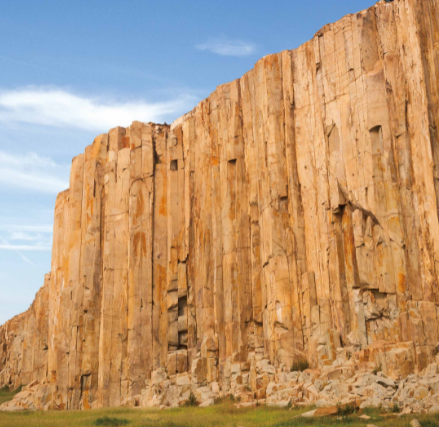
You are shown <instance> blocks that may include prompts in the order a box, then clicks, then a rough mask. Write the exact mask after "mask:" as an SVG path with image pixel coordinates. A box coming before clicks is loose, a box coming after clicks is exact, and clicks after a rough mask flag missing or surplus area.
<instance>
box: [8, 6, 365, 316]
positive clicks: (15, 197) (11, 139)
mask: <svg viewBox="0 0 439 427" xmlns="http://www.w3.org/2000/svg"><path fill="white" fill-rule="evenodd" d="M373 3H374V2H372V1H370V0H368V1H366V0H352V1H327V0H314V1H295V0H277V1H260V0H252V1H250V0H241V1H236V0H235V1H231V0H220V1H217V0H209V1H206V0H203V1H201V0H186V1H177V0H174V1H170V0H160V1H149V0H142V1H140V0H125V1H122V0H119V1H116V0H105V1H104V0H86V1H84V0H75V1H71V0H69V1H67V0H50V1H48V0H38V1H35V0H0V4H1V8H0V9H1V13H0V39H1V40H2V42H1V47H0V324H2V323H4V322H5V321H6V320H8V319H9V318H11V317H13V316H14V315H16V314H18V313H20V312H22V311H24V310H26V309H27V308H28V307H29V305H30V304H31V302H32V300H33V298H34V295H35V293H36V292H37V290H38V289H39V288H40V286H41V285H42V284H43V279H44V274H45V273H47V272H49V271H50V258H51V244H52V225H53V207H54V202H55V197H56V194H57V193H58V192H59V191H62V190H64V189H65V188H67V187H68V177H69V168H70V162H71V159H72V157H74V156H76V155H77V154H79V153H82V152H83V151H84V148H85V147H86V146H87V145H88V144H90V143H91V142H92V141H93V138H94V137H95V136H96V135H98V134H100V133H103V132H106V131H108V130H109V129H110V128H111V127H114V126H117V125H121V126H126V125H129V124H130V123H131V121H133V120H140V121H145V122H148V121H157V122H163V121H166V122H168V123H171V122H172V121H173V120H174V119H176V118H178V117H179V116H180V115H182V114H184V113H185V112H187V111H189V110H191V109H192V108H193V107H194V106H195V105H196V104H197V102H198V101H200V100H201V99H203V98H205V97H206V96H208V95H209V93H211V92H212V91H213V90H214V89H215V87H216V86H217V85H219V84H222V83H225V82H227V81H231V80H233V79H235V78H238V77H240V76H242V75H243V74H244V73H245V72H246V71H248V70H249V69H251V68H252V67H253V65H254V63H255V62H256V61H257V60H258V59H259V58H261V57H263V56H264V55H267V54H269V53H274V52H279V51H282V50H284V49H293V48H295V47H297V46H299V45H300V44H302V43H303V42H305V41H307V40H309V39H310V38H312V36H313V35H314V33H315V32H316V31H317V30H319V28H321V27H322V26H323V25H325V24H326V23H328V22H334V21H336V20H338V19H340V18H341V17H342V16H343V15H346V14H347V13H355V12H358V11H360V10H362V9H365V8H367V7H370V6H371V5H373Z"/></svg>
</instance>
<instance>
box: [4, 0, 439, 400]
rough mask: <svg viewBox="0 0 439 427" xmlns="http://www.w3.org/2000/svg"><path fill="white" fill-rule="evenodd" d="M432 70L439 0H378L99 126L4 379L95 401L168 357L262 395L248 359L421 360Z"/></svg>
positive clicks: (19, 324) (435, 168)
mask: <svg viewBox="0 0 439 427" xmlns="http://www.w3.org/2000/svg"><path fill="white" fill-rule="evenodd" d="M438 74H439V2H438V0H422V1H421V0H397V1H394V2H393V3H384V2H379V3H377V4H376V5H375V6H374V7H372V8H370V9H368V10H366V11H363V12H360V13H358V14H355V15H349V16H346V17H344V18H343V19H341V20H340V21H339V22H337V23H335V24H330V25H327V26H325V27H324V28H323V29H322V30H320V31H319V32H318V33H317V34H316V35H315V36H314V38H313V39H312V40H311V41H309V42H308V43H306V44H304V45H303V46H301V47H299V48H298V49H296V50H292V51H284V52H282V53H279V54H274V55H269V56H266V57H264V58H263V59H261V60H260V61H258V62H257V64H256V65H255V68H254V69H253V70H252V71H250V72H248V73H247V74H245V75H244V76H243V77H242V78H241V79H238V80H235V81H233V82H231V83H228V84H225V85H222V86H220V87H218V88H217V90H216V91H215V92H213V93H212V94H211V95H210V96H209V98H207V99H206V100H204V101H202V102H200V104H199V105H198V106H197V107H196V108H195V109H194V110H193V111H191V112H190V113H188V114H186V115H185V116H183V117H181V118H180V119H178V120H176V121H175V122H174V123H173V124H172V125H171V126H167V125H156V124H151V123H149V124H144V123H140V122H134V123H133V124H132V125H131V126H130V127H128V128H126V129H125V128H121V127H118V128H115V129H112V130H110V131H109V133H108V134H105V135H101V136H99V137H97V138H96V139H95V141H94V143H93V144H92V145H91V146H89V147H87V148H86V150H85V154H82V155H80V156H78V157H76V158H75V159H74V160H73V163H72V170H71V178H70V188H69V189H68V190H66V191H65V192H63V193H61V194H60V195H59V196H58V198H57V201H56V206H55V223H54V236H53V254H52V269H51V273H50V275H47V276H46V280H45V285H44V287H43V288H42V289H41V290H40V291H39V293H38V294H37V297H36V299H35V302H34V304H33V305H32V307H31V308H30V309H29V310H28V311H27V312H26V313H24V314H21V315H19V316H17V317H15V318H14V319H12V320H11V321H9V322H7V323H6V324H5V325H3V326H2V327H0V371H1V373H0V387H1V386H3V385H8V384H9V385H11V386H13V387H17V386H18V385H20V384H28V383H30V382H32V381H34V384H37V383H39V384H45V385H46V387H48V388H50V390H51V391H50V395H49V397H47V398H45V399H46V400H44V399H43V400H44V401H42V400H41V399H40V404H41V405H40V406H41V407H45V408H48V407H50V408H52V407H53V408H55V407H56V408H89V407H96V406H115V405H120V404H122V403H124V402H127V401H128V400H129V399H130V398H134V397H135V396H142V395H143V396H145V393H146V394H147V393H153V392H152V391H151V387H152V384H158V383H159V381H158V380H157V377H159V378H161V377H160V376H161V375H162V376H163V378H161V380H160V381H162V382H163V381H166V380H169V381H171V382H173V383H175V384H177V385H178V386H182V385H185V384H186V385H188V387H189V388H190V387H192V389H194V390H195V389H197V388H200V387H210V388H211V391H212V392H213V393H215V390H214V389H215V388H218V390H224V391H225V392H228V391H230V390H231V391H233V390H234V389H236V387H239V386H241V387H244V386H245V387H246V389H251V390H252V393H254V394H255V396H256V397H258V396H259V397H263V396H264V393H265V388H266V387H267V384H268V380H270V379H271V378H270V377H269V376H268V377H267V378H268V380H267V381H266V379H265V377H263V376H262V377H261V375H262V374H261V375H259V373H260V370H259V371H258V369H259V368H258V366H259V367H260V363H261V361H269V364H268V365H264V366H271V367H272V368H273V370H274V371H276V369H277V370H279V369H280V370H284V371H288V372H289V371H290V368H291V366H292V365H293V363H294V362H295V361H296V362H297V360H301V359H303V358H307V359H308V362H309V363H310V365H311V366H313V367H315V368H320V369H326V368H327V367H330V366H331V365H332V364H333V363H335V362H336V359H337V357H338V355H339V354H340V352H342V351H345V352H346V354H347V353H351V354H352V355H355V356H352V357H353V358H354V359H355V360H356V361H357V362H358V363H359V364H361V363H371V362H373V363H375V364H377V365H378V364H379V365H380V366H381V367H382V369H383V370H384V371H385V372H387V373H389V374H393V375H401V376H406V375H407V374H409V373H411V372H414V371H419V370H422V369H423V368H424V367H425V366H426V365H427V364H428V363H429V362H430V361H431V360H433V358H434V356H435V354H436V351H437V345H438V343H439V337H438V318H439V286H438V280H439V221H438V208H439V139H438V126H439V100H438V97H439V90H438V85H439V76H438ZM343 349H344V350H343ZM258 363H259V365H258ZM264 363H265V362H264ZM267 363H268V362H267ZM270 369H271V368H270ZM270 369H268V368H267V369H266V370H265V371H264V372H266V373H267V375H271V373H270V372H271V371H270ZM328 369H329V368H328ZM184 373H189V374H185V375H180V374H184ZM181 378H183V379H184V381H188V383H185V382H184V381H183V380H181ZM261 378H262V379H261ZM179 379H180V382H179ZM35 381H36V382H35ZM212 384H214V386H211V385H212ZM145 390H146V391H145ZM261 390H263V391H261ZM29 393H30V392H29ZM145 399H146V398H145ZM151 399H152V397H151ZM137 404H138V402H137ZM35 406H38V405H36V404H35Z"/></svg>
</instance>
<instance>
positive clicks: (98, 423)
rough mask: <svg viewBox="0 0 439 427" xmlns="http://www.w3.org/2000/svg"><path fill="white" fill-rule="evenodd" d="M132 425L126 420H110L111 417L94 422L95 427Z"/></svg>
mask: <svg viewBox="0 0 439 427" xmlns="http://www.w3.org/2000/svg"><path fill="white" fill-rule="evenodd" d="M129 423H130V420H127V419H126V418H114V417H113V418H110V417H102V418H97V419H96V420H94V421H93V425H95V426H109V427H119V426H125V425H127V424H129Z"/></svg>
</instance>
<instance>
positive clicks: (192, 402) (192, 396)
mask: <svg viewBox="0 0 439 427" xmlns="http://www.w3.org/2000/svg"><path fill="white" fill-rule="evenodd" d="M185 406H198V400H197V398H196V396H195V394H194V393H192V392H191V394H190V395H189V399H188V400H187V401H186V403H185Z"/></svg>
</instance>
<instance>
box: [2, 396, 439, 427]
mask: <svg viewBox="0 0 439 427" xmlns="http://www.w3.org/2000/svg"><path fill="white" fill-rule="evenodd" d="M307 410H309V408H306V409H300V410H299V409H293V410H288V409H278V408H269V407H266V406H259V407H255V408H253V407H252V408H242V409H237V408H235V406H234V404H233V403H232V402H231V401H228V402H223V403H221V404H218V405H215V406H211V407H209V408H199V407H182V408H178V409H168V410H164V411H160V410H158V409H138V408H134V409H127V408H111V409H96V410H90V411H51V412H18V413H8V412H4V413H0V427H93V426H96V425H97V426H99V425H102V426H117V425H121V426H124V425H127V426H128V427H237V426H243V427H305V426H316V427H326V426H338V427H347V426H349V427H351V426H352V427H354V426H363V427H366V426H367V424H375V425H377V426H379V427H409V423H410V421H411V420H412V419H413V418H416V419H418V420H419V421H420V422H421V425H422V427H432V426H438V425H439V415H410V416H406V417H401V418H397V417H395V415H394V414H392V415H390V416H389V415H387V416H386V414H380V411H379V410H366V411H365V413H366V414H367V415H369V416H370V417H371V419H370V420H362V419H360V418H358V415H359V413H355V414H352V415H348V416H344V417H337V416H334V417H326V418H312V419H310V418H302V417H299V418H297V415H299V414H300V413H302V412H305V411H307ZM392 417H393V418H392ZM111 423H113V424H111ZM127 423H128V424H127Z"/></svg>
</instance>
